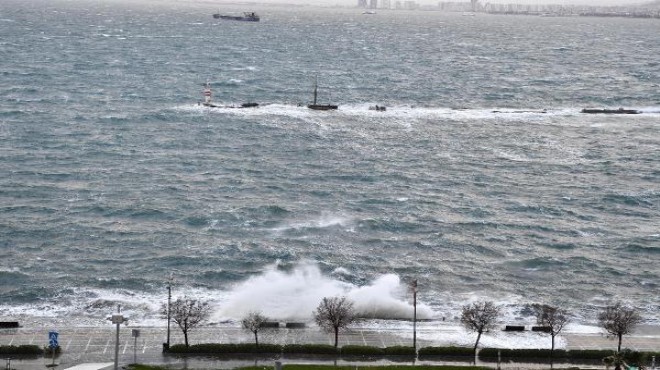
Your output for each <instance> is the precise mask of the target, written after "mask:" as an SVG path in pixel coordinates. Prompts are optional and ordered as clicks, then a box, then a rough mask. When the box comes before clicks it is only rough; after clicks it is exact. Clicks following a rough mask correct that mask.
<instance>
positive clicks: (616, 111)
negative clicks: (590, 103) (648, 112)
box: [582, 108, 641, 114]
mask: <svg viewBox="0 0 660 370" xmlns="http://www.w3.org/2000/svg"><path fill="white" fill-rule="evenodd" d="M582 113H588V114H639V113H641V112H640V111H638V110H635V109H623V108H619V109H601V108H584V109H582Z"/></svg>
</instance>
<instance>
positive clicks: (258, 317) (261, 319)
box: [241, 312, 268, 347]
mask: <svg viewBox="0 0 660 370" xmlns="http://www.w3.org/2000/svg"><path fill="white" fill-rule="evenodd" d="M267 320H268V319H267V318H266V316H264V315H262V314H261V313H260V312H250V313H248V315H247V316H246V317H245V318H243V320H242V321H241V323H242V324H243V328H244V329H247V330H249V331H251V332H252V333H253V334H254V344H255V345H256V346H257V347H259V337H258V335H257V333H258V332H259V329H261V325H262V324H263V323H265V322H266V321H267Z"/></svg>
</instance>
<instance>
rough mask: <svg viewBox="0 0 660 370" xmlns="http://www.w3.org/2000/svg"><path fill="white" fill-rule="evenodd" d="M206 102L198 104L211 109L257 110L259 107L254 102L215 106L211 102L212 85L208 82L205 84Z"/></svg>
mask: <svg viewBox="0 0 660 370" xmlns="http://www.w3.org/2000/svg"><path fill="white" fill-rule="evenodd" d="M203 94H204V101H202V102H199V103H197V104H198V105H203V106H205V107H209V108H256V107H258V106H259V103H254V102H249V103H242V104H241V105H233V104H232V105H221V104H215V103H213V102H212V101H211V97H212V96H213V92H211V83H210V82H208V81H207V82H206V83H205V84H204V91H203Z"/></svg>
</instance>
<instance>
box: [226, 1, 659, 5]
mask: <svg viewBox="0 0 660 370" xmlns="http://www.w3.org/2000/svg"><path fill="white" fill-rule="evenodd" d="M415 1H416V2H417V3H418V4H420V5H437V4H439V3H440V2H447V1H450V0H446V1H440V0H415ZM451 1H456V2H459V1H461V0H451ZM222 2H225V3H231V2H237V1H231V0H228V1H222ZM255 2H257V3H279V4H281V3H290V4H308V5H323V6H332V5H337V6H357V3H358V0H319V1H313V2H312V1H309V0H257V1H255ZM402 2H403V0H402ZM465 2H469V0H466V1H465ZM482 2H487V3H496V4H557V5H569V4H571V5H589V6H617V5H620V6H631V5H644V4H648V3H650V2H649V1H640V0H488V1H482ZM367 3H369V0H367ZM391 3H392V4H394V1H391Z"/></svg>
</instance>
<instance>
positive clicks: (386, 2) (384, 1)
mask: <svg viewBox="0 0 660 370" xmlns="http://www.w3.org/2000/svg"><path fill="white" fill-rule="evenodd" d="M380 7H381V8H382V9H391V8H392V6H391V4H390V0H380Z"/></svg>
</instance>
